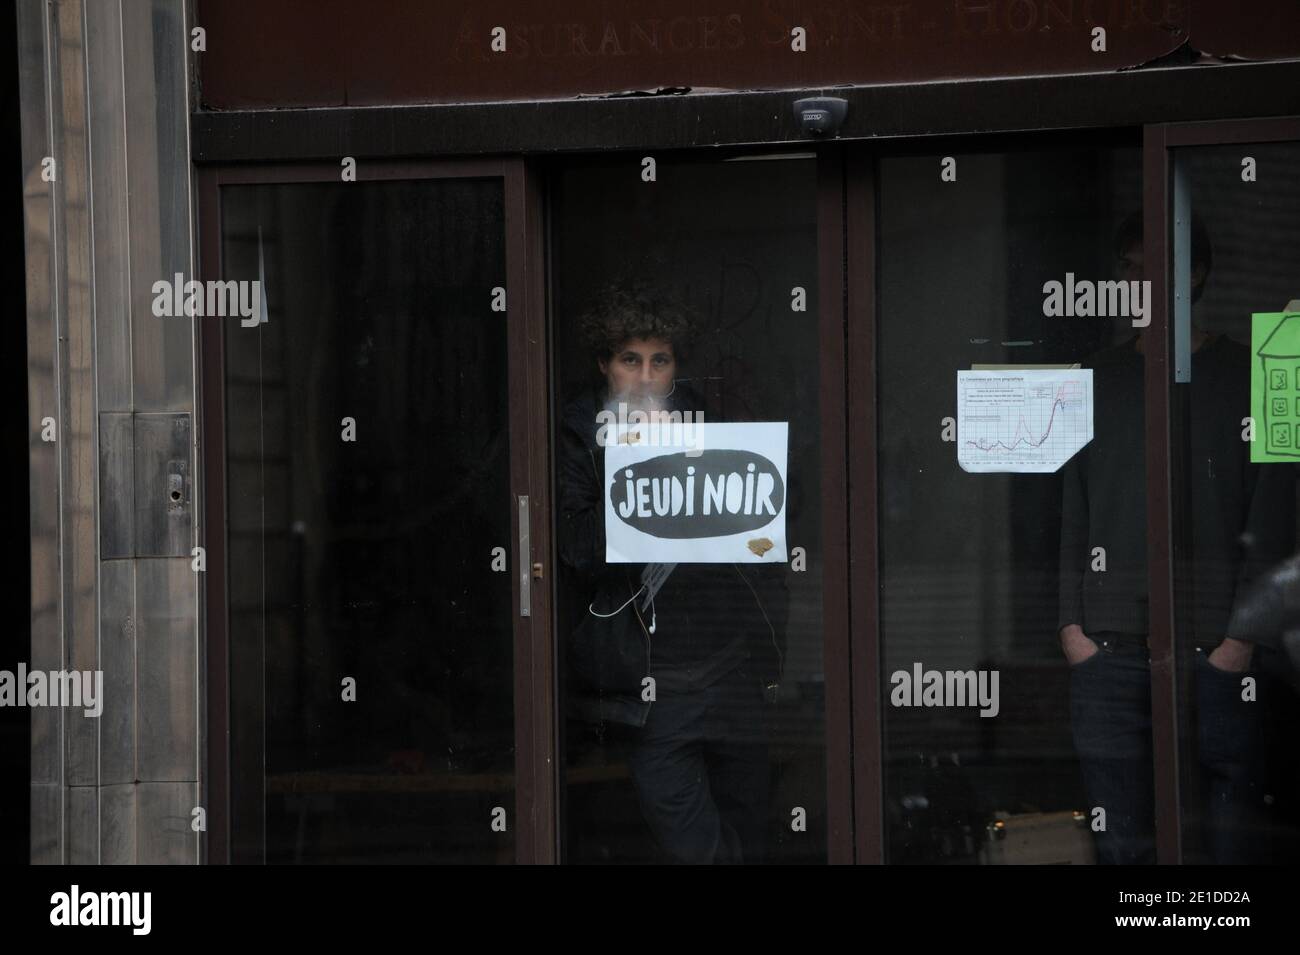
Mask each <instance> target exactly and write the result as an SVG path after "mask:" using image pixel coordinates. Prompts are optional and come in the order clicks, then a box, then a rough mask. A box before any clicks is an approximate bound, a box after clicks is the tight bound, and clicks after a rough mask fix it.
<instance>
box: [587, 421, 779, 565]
mask: <svg viewBox="0 0 1300 955" xmlns="http://www.w3.org/2000/svg"><path fill="white" fill-rule="evenodd" d="M611 432H612V434H611V438H610V440H609V441H608V443H607V444H606V446H605V493H604V498H605V559H606V561H608V562H609V563H612V564H627V563H643V562H660V563H678V564H713V563H754V564H764V563H767V564H770V563H778V564H781V563H785V562H786V561H787V560H789V555H788V554H787V551H786V540H785V510H786V488H787V483H786V466H787V463H788V462H787V460H786V454H787V441H788V437H789V424H788V423H787V422H785V421H764V422H744V423H736V424H727V423H708V424H705V423H703V422H694V423H686V424H683V423H666V424H665V423H656V424H655V425H653V426H652V425H647V424H638V425H631V426H627V425H624V426H619V427H618V428H617V430H616V431H615V430H614V428H613V427H611Z"/></svg>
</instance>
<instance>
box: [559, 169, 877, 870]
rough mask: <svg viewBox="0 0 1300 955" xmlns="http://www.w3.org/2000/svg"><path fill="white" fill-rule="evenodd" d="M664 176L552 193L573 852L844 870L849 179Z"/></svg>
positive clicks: (588, 859) (583, 184)
mask: <svg viewBox="0 0 1300 955" xmlns="http://www.w3.org/2000/svg"><path fill="white" fill-rule="evenodd" d="M651 161H652V162H653V164H654V171H653V179H650V178H647V176H646V173H645V170H646V169H647V168H648V167H647V166H646V163H645V161H643V160H642V157H640V156H637V157H626V156H618V155H614V156H611V157H602V158H600V159H592V160H582V161H571V162H566V163H564V164H562V165H557V167H556V169H555V170H554V175H553V176H552V177H551V179H550V180H549V184H550V188H549V194H550V199H551V206H550V208H551V252H552V256H551V275H552V282H553V286H552V287H553V300H552V348H553V368H554V376H553V384H552V387H553V405H552V407H553V413H554V419H553V425H552V434H553V435H554V461H553V467H554V474H555V499H556V506H555V537H556V544H557V555H558V556H557V573H556V575H555V580H556V584H557V587H558V598H557V611H558V613H557V630H556V638H557V645H558V647H559V655H560V660H561V661H562V665H561V666H559V667H558V668H557V672H558V673H559V675H560V678H561V683H560V708H559V714H560V720H561V729H562V733H563V746H562V749H561V752H562V754H563V768H562V772H561V810H560V819H561V833H562V846H563V858H564V859H565V860H566V861H570V862H574V863H600V862H606V863H608V862H663V863H757V862H811V863H816V862H826V861H846V860H847V859H849V858H851V855H850V852H851V844H850V831H851V829H850V815H849V789H848V766H849V748H848V667H847V631H846V622H847V619H846V618H847V614H846V606H845V596H846V584H845V581H846V579H847V560H846V559H845V543H846V541H845V537H844V530H845V519H844V501H845V485H844V458H843V428H844V426H845V425H844V416H843V407H844V405H843V364H842V355H843V343H844V325H843V309H842V298H841V295H840V294H839V293H840V289H841V288H842V284H843V273H842V271H841V268H840V262H841V256H842V249H843V245H842V243H843V234H842V218H841V214H840V211H839V210H840V208H841V202H842V189H843V183H842V175H841V172H840V166H839V163H838V161H837V160H836V159H834V158H831V157H821V158H819V157H817V156H816V155H815V154H813V153H805V154H798V155H763V154H757V155H743V156H729V157H727V158H725V159H722V160H717V159H712V158H710V159H708V160H702V159H699V158H695V157H681V156H677V155H659V156H654V157H651ZM616 462H617V463H616ZM629 488H630V490H629Z"/></svg>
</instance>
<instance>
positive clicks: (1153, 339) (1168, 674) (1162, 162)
mask: <svg viewBox="0 0 1300 955" xmlns="http://www.w3.org/2000/svg"><path fill="white" fill-rule="evenodd" d="M1292 140H1300V118H1298V117H1276V118H1266V119H1247V120H1222V121H1208V122H1196V123H1159V124H1151V125H1148V126H1145V127H1144V128H1143V155H1142V193H1143V201H1142V207H1143V212H1142V221H1143V222H1144V224H1145V229H1144V232H1145V234H1144V237H1143V251H1142V258H1143V262H1144V263H1145V273H1146V276H1147V277H1148V278H1149V279H1150V281H1151V325H1150V326H1149V327H1148V328H1147V330H1146V339H1147V343H1148V344H1147V347H1146V348H1144V349H1143V352H1144V354H1145V360H1146V435H1147V448H1146V468H1147V472H1146V474H1147V477H1146V480H1147V487H1146V493H1147V505H1148V506H1147V573H1148V575H1149V591H1150V640H1151V735H1152V748H1153V749H1152V751H1153V756H1154V760H1153V761H1154V772H1155V810H1156V819H1155V822H1156V860H1157V862H1158V863H1160V864H1162V865H1171V864H1179V863H1181V862H1182V861H1183V840H1182V829H1183V820H1182V802H1181V789H1180V785H1179V781H1180V754H1179V747H1180V745H1181V744H1182V742H1183V741H1182V740H1181V735H1180V727H1179V725H1178V707H1179V691H1180V689H1181V687H1180V686H1179V679H1178V667H1177V661H1178V643H1177V639H1176V627H1175V613H1176V611H1177V609H1178V608H1177V601H1176V597H1175V583H1176V579H1177V578H1178V577H1180V576H1181V575H1180V574H1179V573H1178V570H1179V569H1180V566H1181V565H1180V561H1182V560H1184V559H1185V558H1184V557H1183V555H1185V554H1187V553H1189V551H1188V549H1187V547H1186V537H1187V535H1188V534H1189V533H1190V529H1189V528H1188V526H1187V525H1188V522H1187V521H1186V520H1175V519H1174V518H1175V515H1176V514H1182V513H1184V507H1185V504H1186V501H1185V500H1184V499H1183V489H1182V487H1181V482H1180V481H1178V480H1176V476H1177V475H1178V474H1180V473H1182V469H1181V467H1179V466H1178V455H1179V448H1178V447H1175V445H1174V444H1173V438H1174V434H1175V431H1174V428H1173V426H1172V422H1173V419H1174V416H1175V415H1179V414H1180V413H1181V412H1182V411H1183V410H1184V409H1183V407H1182V406H1183V404H1184V403H1183V402H1182V401H1181V400H1180V396H1179V395H1178V394H1176V393H1175V392H1174V390H1173V379H1172V370H1171V369H1172V368H1173V360H1172V348H1173V336H1172V335H1171V333H1170V323H1169V314H1170V308H1169V302H1170V301H1171V297H1172V293H1173V285H1172V283H1173V274H1172V273H1173V270H1172V269H1171V267H1170V251H1171V243H1170V240H1169V236H1170V227H1171V224H1172V218H1173V211H1172V209H1173V158H1174V157H1173V154H1172V150H1173V149H1175V148H1177V147H1182V146H1220V145H1225V144H1231V143H1241V144H1243V145H1245V144H1248V143H1269V142H1285V141H1292Z"/></svg>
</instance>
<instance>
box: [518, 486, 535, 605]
mask: <svg viewBox="0 0 1300 955" xmlns="http://www.w3.org/2000/svg"><path fill="white" fill-rule="evenodd" d="M532 556H533V555H532V553H531V548H530V546H529V540H528V495H527V494H521V495H519V616H521V617H528V616H531V615H532V612H533V594H532V586H533V583H532V567H533V562H532Z"/></svg>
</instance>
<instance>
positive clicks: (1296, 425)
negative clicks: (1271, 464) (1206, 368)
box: [1257, 315, 1300, 458]
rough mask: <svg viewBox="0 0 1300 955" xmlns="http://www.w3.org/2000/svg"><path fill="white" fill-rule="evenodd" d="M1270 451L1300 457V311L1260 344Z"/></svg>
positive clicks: (1267, 446)
mask: <svg viewBox="0 0 1300 955" xmlns="http://www.w3.org/2000/svg"><path fill="white" fill-rule="evenodd" d="M1257 354H1258V355H1259V360H1260V362H1261V363H1262V364H1263V366H1264V438H1265V442H1266V448H1267V450H1268V453H1269V454H1281V455H1286V456H1288V457H1296V458H1300V315H1287V316H1285V317H1284V318H1283V319H1282V321H1281V322H1279V323H1278V326H1277V328H1275V329H1273V333H1272V334H1271V335H1269V336H1268V338H1266V339H1265V340H1264V344H1262V345H1260V346H1259V351H1258V352H1257Z"/></svg>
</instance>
